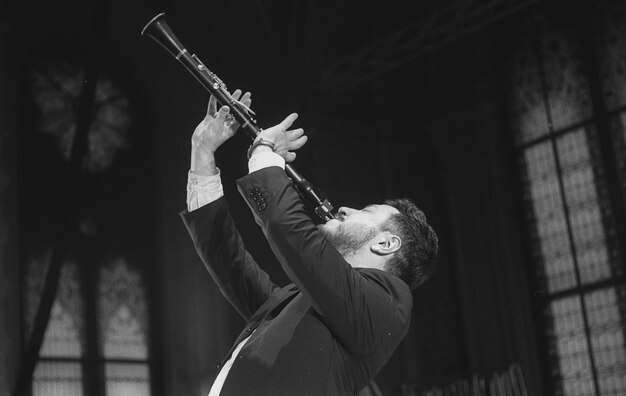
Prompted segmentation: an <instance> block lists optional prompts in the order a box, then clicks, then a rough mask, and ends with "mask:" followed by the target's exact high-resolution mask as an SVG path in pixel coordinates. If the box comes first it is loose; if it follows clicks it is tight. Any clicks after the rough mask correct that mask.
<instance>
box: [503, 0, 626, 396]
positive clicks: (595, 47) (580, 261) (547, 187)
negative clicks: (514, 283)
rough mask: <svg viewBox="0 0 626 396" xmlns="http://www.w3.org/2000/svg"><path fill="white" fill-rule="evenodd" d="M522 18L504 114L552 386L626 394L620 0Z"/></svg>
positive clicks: (624, 36)
mask: <svg viewBox="0 0 626 396" xmlns="http://www.w3.org/2000/svg"><path fill="white" fill-rule="evenodd" d="M585 20H586V23H593V25H592V27H591V28H590V27H589V26H585V27H581V26H570V25H567V24H565V23H562V21H563V18H561V19H560V21H561V22H558V23H557V22H555V19H554V18H552V17H551V16H550V13H549V12H547V13H546V14H535V15H533V16H532V17H531V18H529V19H528V20H526V21H524V23H523V24H521V26H520V27H519V29H518V32H517V42H516V43H514V45H513V47H512V48H513V52H512V55H511V57H510V60H511V64H510V72H511V74H510V75H511V79H510V100H509V104H510V115H511V121H512V123H511V126H512V130H513V132H514V141H515V146H516V150H517V155H518V160H519V167H520V170H521V174H522V178H523V180H522V187H523V192H524V197H523V200H524V203H525V208H526V216H525V218H526V221H527V225H528V230H529V235H530V238H529V239H530V242H531V243H530V247H531V254H530V258H531V261H532V266H533V270H534V273H535V285H536V288H535V290H534V291H533V293H534V295H535V296H537V300H538V305H539V306H540V309H541V311H542V313H543V317H544V319H545V320H544V322H545V324H546V326H545V336H546V339H547V340H548V345H549V350H548V351H547V354H548V355H549V358H550V368H551V377H552V391H553V392H554V394H557V395H598V396H599V395H622V394H626V342H625V337H624V334H625V333H624V331H625V329H626V327H625V323H626V322H625V320H624V319H625V318H626V316H625V314H626V311H625V308H626V301H625V297H626V281H625V279H624V271H625V269H626V267H625V266H626V256H624V255H625V254H626V252H625V251H624V249H625V243H626V239H624V238H626V235H624V227H623V225H624V224H626V218H624V202H625V200H624V198H625V197H626V194H625V192H626V172H624V158H626V149H625V145H624V142H625V140H626V122H625V121H626V75H625V68H626V28H625V26H626V7H625V6H624V5H623V4H621V3H620V2H613V3H612V4H610V5H608V4H607V7H605V8H604V9H603V12H601V13H600V12H599V13H598V14H596V15H594V18H591V17H588V18H586V19H585Z"/></svg>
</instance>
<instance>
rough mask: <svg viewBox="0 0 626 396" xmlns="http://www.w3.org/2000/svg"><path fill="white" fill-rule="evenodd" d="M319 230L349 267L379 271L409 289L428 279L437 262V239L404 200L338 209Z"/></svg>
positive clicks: (413, 206)
mask: <svg viewBox="0 0 626 396" xmlns="http://www.w3.org/2000/svg"><path fill="white" fill-rule="evenodd" d="M320 230H321V231H322V233H323V234H324V235H325V236H326V238H327V239H328V241H329V243H330V244H331V245H332V246H334V247H335V248H336V249H337V250H338V251H339V253H341V254H342V255H343V256H344V257H345V258H346V259H347V260H348V262H350V263H351V265H352V266H354V267H363V266H369V267H374V268H376V267H380V268H381V269H383V270H385V271H387V272H389V273H392V274H394V275H396V276H398V277H399V278H401V279H402V280H404V281H405V282H406V283H407V284H408V285H409V286H410V287H411V289H414V288H415V287H417V286H419V285H420V284H422V283H423V282H424V281H426V280H427V279H428V278H429V277H430V276H431V274H432V273H433V271H434V268H435V265H436V262H437V252H438V241H437V235H436V234H435V232H434V231H433V229H432V228H431V227H430V226H429V225H428V222H427V220H426V216H425V215H424V212H422V211H421V210H419V209H418V208H417V207H416V206H415V204H414V203H413V202H411V201H410V200H409V199H406V198H403V199H394V200H389V201H387V202H385V204H383V205H368V206H366V207H365V208H363V209H361V210H356V209H351V208H346V207H342V208H340V209H339V211H338V213H337V219H336V220H331V221H329V222H328V223H326V224H323V225H321V226H320Z"/></svg>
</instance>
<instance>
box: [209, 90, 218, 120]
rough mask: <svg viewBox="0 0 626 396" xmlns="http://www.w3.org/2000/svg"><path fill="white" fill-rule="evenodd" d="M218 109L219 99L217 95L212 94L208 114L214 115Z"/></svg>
mask: <svg viewBox="0 0 626 396" xmlns="http://www.w3.org/2000/svg"><path fill="white" fill-rule="evenodd" d="M216 111H217V99H215V96H213V95H211V97H210V98H209V107H208V109H207V113H206V114H207V116H211V117H214V114H215V112H216Z"/></svg>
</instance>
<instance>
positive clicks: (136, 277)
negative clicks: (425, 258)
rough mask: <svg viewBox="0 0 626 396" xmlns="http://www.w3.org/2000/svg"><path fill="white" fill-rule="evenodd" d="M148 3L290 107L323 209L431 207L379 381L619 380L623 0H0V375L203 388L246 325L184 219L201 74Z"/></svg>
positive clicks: (232, 197) (471, 388) (38, 390)
mask: <svg viewBox="0 0 626 396" xmlns="http://www.w3.org/2000/svg"><path fill="white" fill-rule="evenodd" d="M159 12H165V13H166V14H167V20H168V23H169V25H170V26H171V27H172V29H173V30H174V32H175V33H176V35H177V36H178V37H179V38H180V39H181V41H182V42H183V43H184V44H185V46H186V47H187V48H188V49H189V51H190V52H191V53H196V54H197V55H198V56H199V57H200V59H202V61H203V62H204V63H205V64H206V65H207V66H208V67H209V68H210V69H211V70H212V71H214V72H215V73H217V75H218V76H219V77H220V78H221V79H222V80H223V81H225V82H226V83H227V85H228V87H229V89H230V90H231V91H233V90H234V89H235V88H241V89H243V90H249V91H252V92H253V107H254V109H255V110H256V112H257V114H258V121H259V125H261V126H265V127H267V126H271V125H274V124H275V123H277V122H279V121H281V120H282V119H283V118H284V117H285V116H286V115H287V114H289V113H291V112H297V113H299V114H300V118H299V119H298V121H297V126H298V127H303V128H305V130H306V132H307V134H308V135H309V138H310V139H309V143H308V144H307V145H306V146H305V147H304V148H303V149H302V150H301V151H300V152H299V154H298V159H297V160H296V162H295V164H294V165H295V167H296V168H297V169H298V170H299V171H300V172H301V173H302V174H303V175H305V176H306V177H307V178H308V179H309V180H310V181H312V182H313V184H314V185H315V186H316V188H317V189H318V190H319V191H321V192H323V193H324V194H325V195H326V196H327V197H328V198H329V199H330V201H331V202H332V203H333V204H334V205H335V206H336V207H339V206H342V205H346V206H351V207H360V206H362V205H364V204H367V203H371V202H381V201H383V200H384V199H386V198H390V197H398V196H407V197H410V198H412V199H413V200H414V201H415V202H416V203H417V204H418V206H420V207H421V208H422V209H423V210H424V211H425V212H426V214H427V216H428V217H429V221H430V222H431V224H432V225H433V227H434V228H435V229H436V231H437V233H438V235H439V240H440V246H441V247H440V249H441V262H440V267H439V269H438V271H437V273H436V274H435V276H434V277H433V279H432V280H430V281H429V282H428V283H426V284H425V285H424V286H423V287H421V288H419V289H418V290H416V291H415V293H414V312H413V319H412V323H411V328H410V331H409V334H408V336H407V337H406V339H405V340H404V341H403V342H402V344H401V345H400V347H399V348H398V350H397V352H396V353H395V354H394V356H393V357H392V359H391V360H390V361H389V363H388V364H387V365H386V366H385V368H384V369H383V370H382V371H381V372H380V374H379V375H378V376H377V378H376V381H377V383H378V385H379V387H380V388H381V390H382V392H383V394H384V395H425V394H437V393H436V392H442V393H439V394H444V393H443V392H448V393H445V394H450V395H470V394H472V395H474V394H476V395H478V394H480V395H487V394H490V395H495V394H498V395H515V396H517V395H521V394H529V395H540V396H541V395H545V396H549V395H597V396H600V395H616V396H617V395H624V394H626V344H625V342H624V331H625V329H626V327H625V324H626V322H625V320H626V301H625V296H626V294H625V291H626V288H625V286H626V283H625V281H626V279H625V277H624V271H625V269H626V268H625V264H626V210H625V205H626V160H625V158H626V143H625V142H626V3H625V2H623V1H617V0H615V1H611V0H604V1H600V0H599V1H572V0H570V1H564V0H563V1H559V0H552V1H549V0H543V1H540V0H516V1H514V0H482V1H479V0H420V1H406V2H403V1H396V0H388V1H386V2H384V3H383V2H374V1H341V0H339V1H327V0H317V1H313V0H307V1H286V0H276V1H271V2H270V1H261V0H248V1H243V0H230V1H227V0H213V1H210V0H205V1H197V0H178V1H167V0H125V1H121V0H88V1H77V0H49V1H37V0H20V1H18V0H5V1H4V2H3V3H2V4H0V54H1V55H0V153H1V154H0V395H18V394H19V395H27V394H32V395H53V394H54V395H110V396H119V395H133V396H134V395H142V396H143V395H155V396H158V395H198V396H200V395H206V394H207V393H208V390H209V389H210V385H211V382H212V379H213V376H214V375H215V374H216V372H217V363H218V362H219V361H220V360H221V359H222V358H223V357H224V355H225V354H226V353H227V351H228V350H229V349H230V346H231V344H232V342H233V341H234V340H235V338H236V336H237V334H238V333H239V331H240V330H241V328H242V326H243V323H244V322H243V321H242V319H241V318H240V317H239V316H238V315H237V313H236V312H235V311H234V310H233V309H232V308H231V307H230V306H229V305H228V303H227V302H226V301H225V300H224V299H223V298H222V296H221V295H220V293H219V290H217V288H216V287H215V285H214V284H213V282H212V280H211V278H210V276H209V274H208V273H207V272H206V270H205V268H204V267H203V265H202V263H201V262H200V260H199V259H198V257H197V255H196V253H195V251H194V249H193V246H192V244H191V241H190V239H189V238H188V236H187V233H186V231H185V229H184V226H183V224H182V222H181V221H180V219H179V216H178V212H179V211H181V210H183V209H184V208H185V194H186V193H185V186H186V177H187V171H188V166H189V151H190V146H189V141H190V137H191V133H192V131H193V129H194V127H195V126H196V124H197V123H198V122H199V121H200V120H201V119H202V118H203V117H204V114H205V112H206V105H207V102H208V94H207V93H206V92H205V91H204V90H203V88H201V86H200V85H199V84H198V83H197V82H196V81H195V80H194V78H193V77H192V76H191V75H190V74H189V73H188V72H187V71H185V70H184V69H183V67H182V66H181V65H180V64H178V63H177V62H176V60H175V59H174V58H173V57H172V56H170V55H169V54H167V53H166V52H165V51H164V50H163V49H162V48H160V47H159V46H158V45H157V44H156V43H155V42H153V41H152V40H150V39H149V38H146V37H141V36H140V31H141V29H142V28H143V26H144V25H145V24H146V23H147V22H148V21H149V20H150V19H151V18H152V17H154V16H155V15H156V14H157V13H159ZM248 145H249V139H248V138H247V136H245V135H244V134H239V135H237V136H236V137H235V138H233V139H231V140H230V141H229V142H228V143H226V144H225V146H223V148H222V149H221V152H219V156H218V165H219V167H220V168H221V170H222V180H223V182H224V188H225V193H226V195H227V197H229V203H230V206H231V210H232V212H233V214H234V217H235V220H236V222H237V224H238V225H239V227H240V230H241V232H242V234H243V236H244V238H245V239H246V241H247V242H248V249H249V250H250V251H251V252H252V253H253V255H254V256H255V257H256V258H257V260H258V261H259V262H261V263H263V266H264V268H265V269H266V270H267V271H268V272H269V273H270V274H271V276H272V277H273V278H274V280H275V281H276V282H277V283H280V284H286V283H287V282H288V279H287V278H286V276H285V275H284V274H283V273H282V270H281V269H280V267H279V265H278V263H277V261H276V260H275V259H274V258H273V257H272V255H271V252H270V250H269V248H268V247H267V246H266V243H265V240H264V238H263V236H262V234H261V233H260V231H259V229H258V227H257V226H256V225H255V224H254V222H253V220H252V216H251V215H250V213H249V211H248V209H247V207H246V206H245V204H244V201H243V200H242V199H241V198H240V197H239V196H238V193H237V191H236V189H235V184H234V181H235V180H236V179H237V178H238V177H240V176H242V175H244V174H245V173H246V171H247V161H246V159H245V152H246V148H247V147H248ZM303 358H305V357H303ZM429 392H430V393H429Z"/></svg>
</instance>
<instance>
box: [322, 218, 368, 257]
mask: <svg viewBox="0 0 626 396" xmlns="http://www.w3.org/2000/svg"><path fill="white" fill-rule="evenodd" d="M319 229H320V231H321V232H322V234H323V235H324V236H325V237H326V239H327V240H328V242H329V243H330V244H331V246H332V247H334V248H335V249H337V251H338V252H339V253H341V255H342V256H344V257H345V256H349V255H352V254H354V253H356V252H357V251H358V250H359V249H361V248H362V247H363V246H365V245H366V244H367V243H368V242H369V241H370V240H371V239H372V238H374V237H375V236H376V234H378V229H377V228H376V227H371V226H369V227H368V226H364V225H363V224H353V223H341V224H339V226H338V227H337V228H331V229H328V228H326V227H324V226H323V225H322V226H320V227H319Z"/></svg>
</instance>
